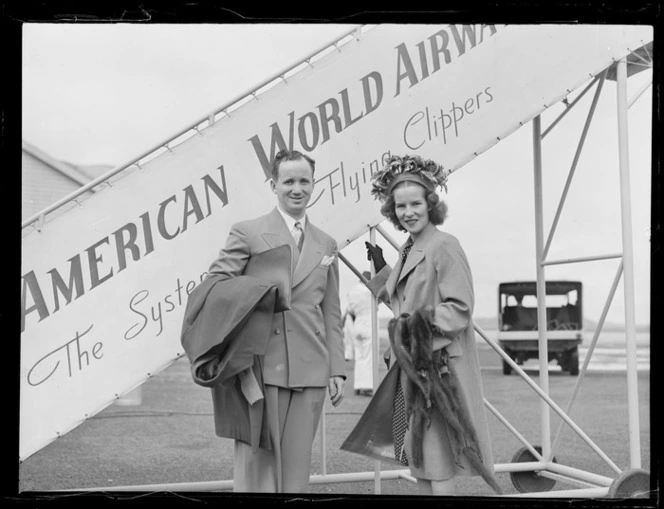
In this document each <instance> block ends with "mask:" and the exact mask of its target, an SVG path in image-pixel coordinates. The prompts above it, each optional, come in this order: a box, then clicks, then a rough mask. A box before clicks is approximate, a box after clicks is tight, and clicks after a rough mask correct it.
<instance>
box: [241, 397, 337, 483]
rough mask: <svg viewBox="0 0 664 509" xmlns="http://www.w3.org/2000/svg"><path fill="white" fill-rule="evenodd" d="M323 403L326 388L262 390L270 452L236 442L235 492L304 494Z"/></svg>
mask: <svg viewBox="0 0 664 509" xmlns="http://www.w3.org/2000/svg"><path fill="white" fill-rule="evenodd" d="M324 403H325V387H306V388H303V389H296V390H292V389H287V388H284V387H277V386H274V385H266V386H265V411H266V412H267V423H268V427H269V432H270V439H271V440H272V450H267V449H262V448H259V449H257V450H256V452H253V451H252V448H251V445H249V444H246V443H244V442H241V441H239V440H236V441H235V457H234V470H235V471H234V480H233V491H234V492H262V493H306V492H307V491H308V490H309V474H310V471H311V447H312V445H313V441H314V437H315V435H316V430H317V428H318V423H319V421H320V415H321V412H322V410H323V406H324Z"/></svg>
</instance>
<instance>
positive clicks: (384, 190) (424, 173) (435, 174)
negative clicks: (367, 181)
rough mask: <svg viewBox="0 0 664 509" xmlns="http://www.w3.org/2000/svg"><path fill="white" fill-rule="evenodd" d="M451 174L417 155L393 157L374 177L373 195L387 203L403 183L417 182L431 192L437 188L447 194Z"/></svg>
mask: <svg viewBox="0 0 664 509" xmlns="http://www.w3.org/2000/svg"><path fill="white" fill-rule="evenodd" d="M449 174H450V172H449V171H448V170H445V169H444V168H443V167H442V165H440V164H437V163H436V162H434V161H432V160H431V159H423V158H422V157H420V156H417V155H408V154H407V155H405V156H403V157H402V156H396V155H394V156H391V157H390V158H389V159H388V160H387V161H386V162H385V166H383V169H382V170H379V171H377V172H376V173H374V175H373V177H372V187H371V194H372V195H374V198H377V199H379V200H380V201H385V200H386V199H387V197H388V196H389V195H390V194H391V193H392V190H393V189H394V187H395V186H396V185H397V184H398V183H399V182H403V181H406V180H407V181H410V182H417V183H418V184H420V185H422V186H424V187H425V188H426V189H428V190H430V191H434V190H435V189H436V187H440V188H441V189H445V192H447V177H448V175H449Z"/></svg>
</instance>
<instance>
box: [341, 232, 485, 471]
mask: <svg viewBox="0 0 664 509" xmlns="http://www.w3.org/2000/svg"><path fill="white" fill-rule="evenodd" d="M403 249H404V246H402V247H401V249H400V251H399V255H400V256H399V261H398V263H397V265H396V266H395V267H394V269H391V268H390V267H389V266H385V267H384V268H383V269H381V271H380V272H378V274H376V276H374V277H373V278H372V279H371V281H370V282H369V285H368V286H369V288H370V289H371V290H372V291H373V292H374V293H375V294H376V295H378V297H379V298H381V300H384V301H385V302H389V304H390V306H391V308H392V311H393V313H394V316H395V317H397V316H399V315H400V314H401V313H409V314H412V313H413V312H414V311H415V310H417V309H422V308H423V307H425V306H433V308H434V312H435V314H434V319H435V324H436V326H437V327H438V328H439V330H440V333H439V334H435V335H434V343H433V348H434V349H439V348H446V349H447V352H448V354H449V363H450V368H451V369H454V372H455V374H456V375H457V377H458V379H459V384H460V385H461V389H462V397H463V399H464V401H465V404H466V408H468V410H469V412H470V415H471V418H472V420H473V423H474V426H475V430H476V432H477V436H478V442H479V444H480V448H481V451H482V456H483V462H484V464H485V465H486V466H487V467H490V468H491V469H493V456H492V453H491V442H490V437H489V430H488V424H487V421H486V415H485V412H484V403H483V398H484V396H483V390H482V383H481V377H480V367H479V362H478V358H477V351H476V343H475V333H474V330H473V322H472V312H473V304H474V294H473V281H472V274H471V271H470V266H469V264H468V260H467V258H466V255H465V253H464V251H463V249H462V248H461V245H460V244H459V241H458V240H457V239H456V238H455V237H454V236H452V235H450V234H448V233H445V232H442V231H440V230H438V229H437V228H436V227H435V226H434V225H433V224H432V223H429V224H428V225H427V226H426V227H425V229H424V230H423V231H422V232H421V233H420V235H419V236H418V237H417V239H416V240H415V242H414V244H413V246H412V248H411V250H410V253H409V254H408V257H407V258H406V263H405V265H404V266H403V267H402V261H401V260H402V258H401V254H402V253H403ZM398 371H399V367H398V364H397V363H396V362H394V363H393V365H392V366H391V369H390V372H389V373H388V375H387V376H386V377H385V378H384V379H383V382H382V383H381V385H380V387H379V388H378V390H377V391H376V395H375V396H374V400H373V401H372V403H373V404H370V405H369V406H368V407H367V410H366V412H365V415H364V416H363V417H362V419H361V420H360V422H359V423H358V428H366V429H356V430H354V431H353V432H352V433H351V436H349V441H348V443H347V444H345V446H344V447H343V448H344V449H347V450H352V451H354V452H361V453H363V454H368V455H371V456H373V457H377V458H380V459H391V460H394V456H393V454H394V453H393V447H392V444H391V443H388V442H389V441H390V440H391V437H392V434H391V429H389V427H390V426H391V416H392V408H391V406H392V404H393V400H394V398H393V395H392V394H393V392H394V390H395V386H396V379H397V378H398V376H399V375H398V374H397V372H398ZM390 392H391V393H392V394H390ZM375 426H378V427H380V426H382V427H384V428H385V429H382V430H381V429H376V428H374V429H371V428H373V427H375ZM390 456H391V457H390ZM464 463H465V466H469V465H468V464H467V462H464ZM464 474H466V475H468V474H477V472H476V471H474V470H473V469H472V468H464V469H463V471H461V472H459V473H458V475H464Z"/></svg>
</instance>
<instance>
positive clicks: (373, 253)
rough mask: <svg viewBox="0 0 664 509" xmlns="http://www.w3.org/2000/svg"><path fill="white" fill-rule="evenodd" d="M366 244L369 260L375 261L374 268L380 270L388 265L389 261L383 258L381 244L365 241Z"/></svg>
mask: <svg viewBox="0 0 664 509" xmlns="http://www.w3.org/2000/svg"><path fill="white" fill-rule="evenodd" d="M364 245H365V246H366V247H367V260H371V261H373V265H374V270H375V271H376V272H380V270H381V269H382V268H383V267H385V265H387V263H385V258H383V249H382V248H381V247H380V246H378V245H375V246H374V245H373V244H370V243H369V242H365V243H364Z"/></svg>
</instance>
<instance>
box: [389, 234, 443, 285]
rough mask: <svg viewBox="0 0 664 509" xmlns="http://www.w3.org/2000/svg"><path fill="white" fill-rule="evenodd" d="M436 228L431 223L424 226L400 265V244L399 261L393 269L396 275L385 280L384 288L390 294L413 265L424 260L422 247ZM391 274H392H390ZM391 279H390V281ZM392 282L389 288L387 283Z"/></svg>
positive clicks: (427, 242)
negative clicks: (403, 262) (404, 261)
mask: <svg viewBox="0 0 664 509" xmlns="http://www.w3.org/2000/svg"><path fill="white" fill-rule="evenodd" d="M437 230H438V229H437V228H436V226H435V225H434V224H432V223H429V224H428V225H427V227H426V229H425V230H424V231H423V232H422V233H421V234H420V235H419V236H418V237H417V240H416V241H415V242H414V243H413V247H411V248H410V253H408V258H406V263H405V265H404V266H403V268H402V267H401V264H402V258H401V255H402V253H403V247H404V246H401V249H399V262H398V263H397V266H396V268H395V271H394V272H396V273H397V275H396V276H395V277H394V278H392V277H390V279H388V280H387V282H386V284H385V287H386V289H387V290H388V291H389V292H390V296H391V295H392V294H393V293H394V292H395V291H396V289H397V288H398V287H399V284H400V283H401V282H402V281H403V280H404V279H405V278H406V276H408V274H410V273H411V272H412V271H413V269H414V268H415V267H417V265H418V264H419V263H421V262H422V260H424V258H425V256H424V249H425V247H426V246H427V245H428V244H429V239H430V238H431V236H432V235H433V233H434V232H435V231H437ZM390 276H392V274H390ZM390 280H392V281H390ZM390 283H392V284H393V286H392V288H390V287H389V286H388V285H389V284H390Z"/></svg>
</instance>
